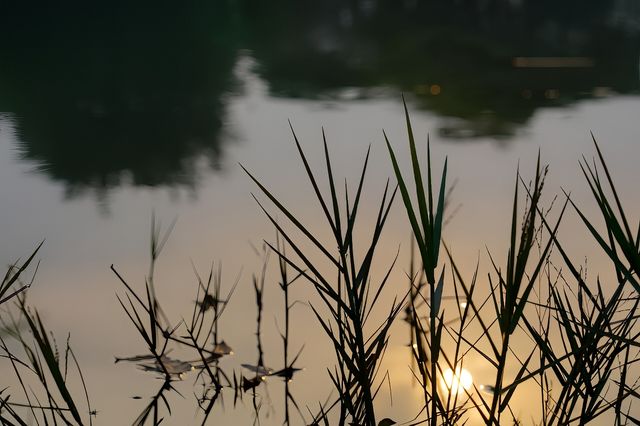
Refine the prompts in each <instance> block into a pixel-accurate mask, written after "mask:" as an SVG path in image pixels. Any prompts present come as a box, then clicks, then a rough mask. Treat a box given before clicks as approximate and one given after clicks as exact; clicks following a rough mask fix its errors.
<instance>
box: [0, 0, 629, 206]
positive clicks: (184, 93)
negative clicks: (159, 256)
mask: <svg viewBox="0 0 640 426" xmlns="http://www.w3.org/2000/svg"><path fill="white" fill-rule="evenodd" d="M5 3H6V2H5ZM241 51H248V52H251V55H252V57H253V59H254V60H255V64H256V65H255V69H254V70H253V72H255V73H256V74H257V75H258V76H259V77H260V78H261V79H262V80H263V81H264V82H265V83H266V85H267V87H268V90H269V92H268V93H269V94H270V95H271V96H277V97H286V98H304V99H337V100H341V99H350V98H354V97H356V98H375V97H380V96H392V97H396V98H397V97H398V94H399V93H400V92H404V93H405V94H407V95H408V97H409V99H410V100H411V101H412V103H413V105H412V108H419V109H423V110H426V111H429V112H431V113H433V114H436V115H438V116H440V117H441V118H442V119H441V120H440V124H439V126H440V128H439V129H438V132H439V133H440V136H441V137H442V138H444V139H455V140H460V139H465V140H467V139H468V140H472V139H474V138H477V137H484V136H487V137H491V138H494V139H500V138H509V137H511V136H512V135H513V134H514V133H515V132H516V131H517V130H518V129H519V128H521V127H522V126H524V125H526V124H527V122H528V121H529V120H530V118H531V117H532V116H533V114H534V113H535V111H536V110H537V109H539V108H541V107H552V106H566V105H570V104H572V103H574V102H576V101H578V100H580V99H588V98H593V97H599V96H608V95H615V94H628V93H638V89H639V78H638V60H639V56H640V7H638V6H637V5H635V3H634V2H633V1H630V0H605V1H599V2H595V1H594V2H579V1H577V0H563V1H560V2H554V1H551V0H537V1H534V0H509V1H507V0H485V1H481V0H477V1H476V0H465V1H458V2H451V1H445V0H404V1H396V0H350V1H342V0H325V1H321V2H318V1H311V0H276V1H272V2H264V1H259V0H226V1H223V0H214V1H210V2H207V3H204V2H203V3H201V4H198V5H197V6H188V5H183V4H172V5H165V4H164V3H162V2H160V3H158V4H153V5H130V4H129V3H128V2H124V1H113V2H109V3H108V5H95V4H88V3H86V2H74V1H71V2H65V3H64V4H58V5H55V7H54V6H49V7H48V9H47V8H44V9H42V8H41V9H38V10H37V11H33V10H30V8H29V7H28V6H25V5H22V4H21V3H20V2H12V3H11V4H3V5H2V6H0V111H1V112H9V113H10V114H11V116H12V117H14V119H15V123H16V128H17V132H18V144H19V147H18V149H19V151H20V152H21V155H22V158H23V160H26V161H30V162H33V163H35V164H37V169H38V170H39V171H41V172H43V173H45V174H46V175H47V176H48V177H49V178H50V179H52V180H55V181H60V182H62V183H63V184H64V185H65V187H66V188H67V192H68V193H71V194H73V193H75V192H78V191H82V190H84V189H87V188H89V189H94V190H96V191H98V192H100V191H102V192H104V191H108V190H109V188H113V187H117V186H118V185H120V184H121V183H122V181H123V180H124V179H126V180H127V181H128V180H130V181H131V182H132V184H134V185H148V186H157V185H169V186H171V185H188V186H192V187H195V186H197V181H198V172H197V167H195V163H196V162H197V161H198V160H199V159H201V158H202V157H203V156H204V157H206V158H208V161H209V163H210V166H211V167H212V168H213V169H215V168H216V167H218V166H220V165H221V164H223V151H224V149H223V146H222V145H223V141H224V139H225V138H224V137H223V136H222V135H221V133H222V129H223V126H224V123H225V115H226V102H227V100H228V98H229V96H230V95H231V94H233V93H235V92H237V91H238V90H239V84H240V82H238V81H236V79H235V78H234V66H235V64H236V61H237V58H238V56H239V54H240V53H239V52H241ZM518 58H521V59H518ZM536 58H552V59H553V58H555V59H553V60H556V59H559V60H560V66H551V67H548V66H539V63H540V62H539V61H538V65H536ZM562 60H564V62H562ZM543 63H544V61H543ZM532 64H533V66H531V65H532ZM547 65H548V63H547Z"/></svg>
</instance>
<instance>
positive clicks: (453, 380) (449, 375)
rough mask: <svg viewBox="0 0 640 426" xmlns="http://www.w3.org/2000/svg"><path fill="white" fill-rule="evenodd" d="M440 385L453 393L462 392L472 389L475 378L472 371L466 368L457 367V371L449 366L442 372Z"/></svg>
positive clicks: (444, 389)
mask: <svg viewBox="0 0 640 426" xmlns="http://www.w3.org/2000/svg"><path fill="white" fill-rule="evenodd" d="M440 386H441V387H442V390H443V391H445V392H450V393H451V394H452V395H457V394H461V393H462V392H464V391H469V390H471V387H472V386H473V378H472V377H471V373H469V371H468V370H467V369H465V368H461V367H456V370H455V372H454V371H453V370H452V369H450V368H447V369H446V370H444V372H443V373H442V377H441V379H440Z"/></svg>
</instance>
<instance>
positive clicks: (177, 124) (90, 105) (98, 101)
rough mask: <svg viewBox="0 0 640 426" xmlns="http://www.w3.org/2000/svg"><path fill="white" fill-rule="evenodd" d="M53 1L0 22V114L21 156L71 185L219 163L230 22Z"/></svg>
mask: <svg viewBox="0 0 640 426" xmlns="http://www.w3.org/2000/svg"><path fill="white" fill-rule="evenodd" d="M18 7H19V6H18ZM57 7H61V8H62V10H56V11H50V12H51V13H50V14H48V13H46V12H40V13H25V12H23V11H21V10H13V11H10V12H11V13H12V15H13V16H10V17H9V16H8V15H5V18H6V19H2V18H0V20H1V21H2V23H1V25H2V26H4V30H0V32H1V33H2V34H3V38H4V43H3V44H2V46H1V47H0V52H1V53H2V62H3V65H2V67H0V110H4V111H10V112H12V113H13V115H14V116H15V117H16V123H17V129H18V137H19V140H20V142H19V143H20V147H19V150H20V152H21V155H22V156H23V157H24V158H27V159H30V160H34V161H36V162H37V163H38V165H39V166H38V167H39V169H41V170H42V171H45V172H46V173H47V174H48V175H49V176H50V177H51V178H53V179H55V180H61V181H63V182H64V183H65V185H66V186H67V189H68V190H69V191H70V192H74V191H76V190H81V189H83V188H86V187H91V188H96V189H98V190H99V191H102V190H105V189H108V188H110V187H113V186H116V185H118V184H119V183H120V182H121V179H122V178H124V177H126V178H127V179H130V180H131V181H132V182H133V184H135V185H160V184H162V185H166V184H186V185H193V184H195V181H196V180H197V175H196V167H195V163H196V161H197V160H198V158H200V156H201V155H202V154H205V155H206V156H207V157H208V159H209V162H210V163H211V164H212V165H213V166H214V167H217V166H218V164H219V157H220V155H221V147H220V145H219V133H220V130H221V127H222V124H223V117H224V95H225V93H227V92H228V91H229V90H230V89H231V87H230V86H231V85H232V75H231V73H232V67H233V65H234V61H235V47H234V46H233V40H229V39H230V36H229V24H230V22H227V20H225V19H223V18H224V17H223V16H222V15H219V18H220V19H218V21H216V19H215V18H216V16H218V15H214V14H212V13H211V11H209V13H201V11H198V10H187V9H186V8H181V10H174V8H171V9H166V10H162V9H159V8H158V7H157V6H154V9H153V10H154V12H153V13H150V12H149V10H148V9H145V8H135V7H129V6H127V7H117V6H116V7H113V8H111V6H110V7H109V8H100V9H98V10H97V11H96V10H95V6H94V5H87V6H84V5H81V4H74V5H73V7H65V6H56V8H57ZM212 25H214V26H215V32H212V31H211V26H212ZM7 41H8V42H7Z"/></svg>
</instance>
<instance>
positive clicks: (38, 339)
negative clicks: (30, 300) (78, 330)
mask: <svg viewBox="0 0 640 426" xmlns="http://www.w3.org/2000/svg"><path fill="white" fill-rule="evenodd" d="M41 246H42V243H40V244H39V245H38V246H37V247H36V249H35V250H34V251H33V253H32V254H31V255H30V256H29V258H28V259H27V260H26V261H25V262H23V263H22V265H21V266H18V264H17V262H16V263H15V264H14V265H12V266H11V267H9V268H8V271H7V273H6V274H5V276H4V278H3V279H2V283H1V284H0V305H2V304H3V303H6V302H8V301H10V300H12V299H13V300H16V306H17V310H18V316H17V317H16V316H14V315H13V314H12V313H10V312H5V314H6V315H2V317H1V318H0V323H1V324H2V326H3V329H4V331H5V332H6V333H7V334H8V337H9V338H11V340H13V341H14V342H15V343H17V344H18V346H19V347H20V348H21V349H22V352H23V354H24V355H23V356H22V357H21V356H18V354H17V352H16V351H15V350H12V349H10V347H9V344H8V343H7V341H6V340H5V338H4V337H3V336H2V334H0V348H1V349H2V353H0V358H5V359H7V360H8V361H9V363H10V364H11V368H12V369H13V372H14V374H15V377H16V378H17V380H18V383H19V385H20V388H21V390H22V394H23V395H24V398H25V402H18V401H15V399H12V398H11V395H10V394H8V392H7V389H8V388H4V389H2V390H1V391H0V422H1V423H2V424H3V425H4V424H7V425H13V424H18V425H26V424H27V423H26V421H25V420H24V419H23V416H22V415H21V414H20V413H19V412H18V411H17V409H20V408H24V409H28V412H29V413H30V414H31V419H30V420H29V423H31V422H33V421H35V422H36V424H40V422H43V423H44V424H50V423H53V424H56V423H58V422H62V423H65V424H68V425H73V424H75V425H83V424H90V425H91V424H92V423H93V415H94V411H93V410H92V408H91V403H90V400H89V393H88V390H87V386H86V382H85V379H84V375H83V374H82V370H81V369H80V365H79V363H78V359H77V358H76V355H75V353H74V352H73V350H72V349H71V346H70V337H69V336H68V337H67V339H66V344H65V347H64V355H63V356H61V354H60V351H59V348H58V345H57V342H56V341H55V339H54V340H52V339H53V336H52V335H51V338H50V332H49V331H48V330H47V329H46V327H45V326H44V324H43V322H42V319H41V317H40V314H39V313H38V311H37V310H35V309H31V308H29V307H28V306H27V304H26V295H25V291H26V289H28V288H29V287H30V286H31V284H32V283H33V280H34V279H35V275H36V272H37V269H38V268H37V266H36V267H35V270H34V272H33V275H32V277H31V279H30V280H29V282H28V283H24V282H23V281H22V279H21V277H22V275H23V274H24V273H25V271H26V270H27V268H28V267H29V265H30V264H31V263H32V262H33V259H34V258H35V256H36V254H37V253H38V251H39V250H40V247H41ZM23 321H26V326H27V330H28V331H29V334H28V335H25V333H23V331H22V330H21V327H22V325H23ZM69 364H71V366H72V368H73V369H75V371H76V373H77V375H78V378H79V380H80V384H81V386H82V389H83V394H84V398H85V402H86V406H87V411H86V412H81V411H80V408H79V405H78V403H77V402H76V399H74V397H73V392H72V390H71V388H70V386H69V384H68V382H67V377H68V375H69V374H70V373H71V371H72V368H70V367H69ZM34 379H35V383H34V382H33V380H34ZM36 383H37V384H38V385H39V386H38V387H35V386H34V384H36ZM41 398H44V401H43V400H41Z"/></svg>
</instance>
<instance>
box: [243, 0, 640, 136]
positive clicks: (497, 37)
mask: <svg viewBox="0 0 640 426" xmlns="http://www.w3.org/2000/svg"><path fill="white" fill-rule="evenodd" d="M255 3H257V2H255ZM284 3H287V5H286V7H280V8H274V7H271V6H269V7H267V6H265V8H264V9H262V10H259V12H256V11H255V8H252V9H251V10H252V11H254V13H253V14H252V15H250V16H252V17H253V20H251V21H250V22H251V23H250V25H248V28H250V29H252V30H254V31H255V32H254V38H253V39H252V42H253V43H255V44H256V45H255V49H254V51H255V54H256V56H257V62H258V63H259V64H260V65H259V67H258V72H259V73H260V75H261V76H262V77H263V78H264V79H265V80H266V81H268V82H269V84H270V88H271V91H272V93H274V94H276V95H280V96H299V97H314V98H321V97H324V96H338V97H340V96H341V95H342V94H343V93H344V92H341V89H343V88H345V87H355V88H358V89H360V90H357V91H353V90H351V91H349V92H348V94H351V95H353V94H354V93H356V94H359V96H365V97H366V96H369V90H368V89H371V88H375V87H389V88H391V89H392V91H394V92H398V91H400V90H402V91H404V92H407V93H413V94H414V100H415V102H416V103H417V104H418V105H419V106H421V107H422V108H425V109H428V110H431V111H433V112H434V113H436V114H438V115H440V116H444V117H450V118H451V120H449V121H446V123H447V124H446V125H445V126H444V127H443V128H441V133H443V135H444V136H449V137H467V136H473V137H475V136H483V135H488V136H494V137H496V136H508V135H510V134H512V133H513V132H514V131H515V129H517V128H518V127H519V126H521V125H523V124H525V123H526V122H527V120H528V119H529V118H530V117H531V116H532V114H533V112H534V111H535V110H536V109H537V108H540V107H544V106H555V105H566V104H568V103H571V102H574V101H575V100H577V99H581V98H588V97H592V96H594V95H596V96H599V95H601V94H604V93H607V92H619V93H628V92H631V91H637V89H638V63H637V62H638V54H639V53H640V43H639V41H640V38H639V37H638V31H637V28H636V31H635V33H634V32H633V31H630V30H633V26H631V28H630V26H629V25H627V26H626V28H625V29H623V28H618V27H615V26H613V25H612V24H611V22H613V21H614V17H615V16H618V15H620V10H619V9H620V8H621V7H622V6H620V5H621V4H622V3H623V2H622V3H621V2H617V3H615V4H614V3H613V2H586V3H585V2H576V1H564V2H551V1H525V0H521V1H511V2H507V1H484V2H480V1H464V2H446V1H424V0H423V1H419V0H415V1H406V2H404V3H399V2H395V1H384V0H379V1H373V0H371V1H362V0H361V1H353V2H350V3H344V2H336V1H334V2H332V1H328V2H309V1H296V2H293V1H292V2H284ZM623 6H624V5H623ZM265 15H266V16H267V17H266V18H265ZM636 16H640V12H639V11H637V10H636ZM628 22H632V20H631V19H629V20H628ZM517 57H565V58H566V57H578V58H586V59H589V60H591V63H592V64H593V66H584V65H583V66H575V65H576V64H578V65H579V62H575V63H574V64H573V66H569V67H564V68H553V67H552V68H540V67H533V68H522V67H514V58H517ZM569 64H570V63H569Z"/></svg>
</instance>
